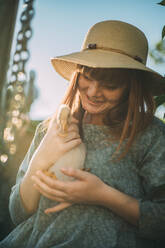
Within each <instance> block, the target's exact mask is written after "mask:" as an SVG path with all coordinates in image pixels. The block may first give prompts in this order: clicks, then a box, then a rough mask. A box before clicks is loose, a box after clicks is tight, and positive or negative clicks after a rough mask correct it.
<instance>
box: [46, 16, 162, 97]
mask: <svg viewBox="0 0 165 248" xmlns="http://www.w3.org/2000/svg"><path fill="white" fill-rule="evenodd" d="M147 54H148V42H147V39H146V37H145V35H144V33H143V32H142V31H141V30H139V29H138V28H136V27H135V26H133V25H130V24H128V23H125V22H121V21H114V20H113V21H111V20H110V21H103V22H99V23H96V24H95V25H94V26H92V27H91V28H90V29H89V31H88V32H87V35H86V37H85V40H84V42H83V45H82V49H81V51H80V52H76V53H71V54H68V55H64V56H59V57H55V58H52V59H51V62H52V64H53V66H54V68H55V70H56V71H57V72H58V73H59V74H60V75H61V76H62V77H64V78H65V79H67V80H70V79H71V77H72V74H73V72H74V71H75V69H76V68H77V64H80V65H85V66H88V67H93V68H127V69H128V68H129V69H137V70H143V71H147V73H148V76H149V77H148V78H149V79H148V80H149V83H150V84H151V87H152V92H153V95H161V94H165V78H164V77H163V76H161V75H160V74H158V73H157V72H155V71H153V70H151V69H150V68H148V67H146V60H147Z"/></svg>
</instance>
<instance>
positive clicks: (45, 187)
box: [32, 176, 66, 198]
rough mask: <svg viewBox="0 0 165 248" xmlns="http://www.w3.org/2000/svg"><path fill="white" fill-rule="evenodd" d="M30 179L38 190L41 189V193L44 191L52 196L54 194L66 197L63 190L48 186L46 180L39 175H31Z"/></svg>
mask: <svg viewBox="0 0 165 248" xmlns="http://www.w3.org/2000/svg"><path fill="white" fill-rule="evenodd" d="M43 178H44V177H43ZM32 180H33V181H34V182H35V187H37V189H38V190H40V191H41V190H42V193H43V192H45V193H46V194H47V195H50V196H53V197H54V196H56V197H60V198H65V197H66V194H65V193H64V192H63V191H61V190H57V189H55V188H54V187H51V186H49V185H48V184H47V183H46V182H44V181H42V180H40V178H39V177H37V176H33V177H32ZM48 181H49V180H48Z"/></svg>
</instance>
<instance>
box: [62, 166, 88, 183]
mask: <svg viewBox="0 0 165 248" xmlns="http://www.w3.org/2000/svg"><path fill="white" fill-rule="evenodd" d="M61 171H62V172H63V173H64V174H65V175H67V176H71V177H74V178H76V179H78V180H83V181H84V180H86V178H87V176H89V173H88V172H86V171H82V170H79V169H73V168H68V169H66V168H61Z"/></svg>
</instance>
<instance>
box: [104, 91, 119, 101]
mask: <svg viewBox="0 0 165 248" xmlns="http://www.w3.org/2000/svg"><path fill="white" fill-rule="evenodd" d="M121 96H122V90H114V91H110V90H105V91H104V97H105V98H106V99H107V100H119V99H120V97H121Z"/></svg>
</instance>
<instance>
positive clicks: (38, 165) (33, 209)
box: [0, 21, 165, 248]
mask: <svg viewBox="0 0 165 248" xmlns="http://www.w3.org/2000/svg"><path fill="white" fill-rule="evenodd" d="M146 58H147V40H146V37H145V35H144V34H143V33H142V32H141V31H140V30H139V29H137V28H136V27H134V26H132V25H130V24H128V23H124V22H120V21H104V22H100V23H97V24H95V25H94V26H93V27H92V28H91V29H90V30H89V31H88V33H87V36H86V38H85V41H84V44H83V47H82V50H81V52H78V53H73V54H69V55H65V56H61V57H57V58H54V59H52V64H53V66H54V68H55V69H56V71H57V72H58V73H60V74H61V75H62V76H63V77H64V78H66V79H67V80H70V85H69V88H68V90H67V92H66V95H65V97H64V99H63V101H62V103H65V104H68V105H69V106H70V108H71V110H72V115H73V117H72V122H71V125H70V127H69V130H68V135H67V137H61V136H58V132H57V124H56V115H54V116H53V117H52V118H50V119H49V120H46V121H45V122H43V123H42V124H41V125H40V126H39V127H38V129H37V131H36V134H35V137H34V139H33V142H32V144H31V147H30V149H29V151H28V153H27V155H26V157H25V159H24V161H23V163H22V165H21V167H20V169H19V172H18V176H17V183H16V185H15V186H14V187H13V189H12V193H11V196H10V206H9V207H10V213H11V217H12V219H13V222H14V223H15V224H16V225H17V227H16V228H15V229H14V230H13V231H12V232H11V233H10V234H9V235H8V237H6V238H5V239H4V240H3V241H2V242H1V243H0V247H12V248H14V247H22V248H23V247H35V248H42V247H44V248H46V247H76V248H77V247H81V248H83V247H85V248H88V247H89V248H94V247H99V248H101V247H103V248H112V247H127V248H128V247H131V248H133V247H140V248H143V247H145V248H146V247H150V248H151V247H156V245H157V244H158V242H159V241H161V240H163V239H164V233H165V165H164V160H165V150H164V144H165V126H164V124H163V123H162V122H161V121H159V120H158V119H157V118H155V117H154V110H155V108H154V101H153V95H161V94H163V93H165V80H164V78H163V77H162V76H161V75H159V74H157V73H156V72H154V71H152V70H151V69H149V68H147V67H146V65H145V64H146ZM82 141H83V142H84V143H85V145H86V148H87V156H86V161H85V168H88V169H90V171H89V172H87V171H81V170H73V169H68V170H66V169H62V172H63V173H64V174H66V175H68V176H72V177H74V178H75V179H76V180H75V181H72V182H62V181H59V180H56V179H53V178H51V177H49V176H47V175H45V174H44V173H43V170H47V169H48V168H49V167H50V166H51V165H52V164H54V163H55V161H57V160H58V158H60V157H61V156H62V155H63V154H64V153H65V152H67V151H69V150H71V149H72V148H74V147H76V146H77V145H79V144H80V143H81V142H82ZM159 247H160V246H159Z"/></svg>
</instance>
